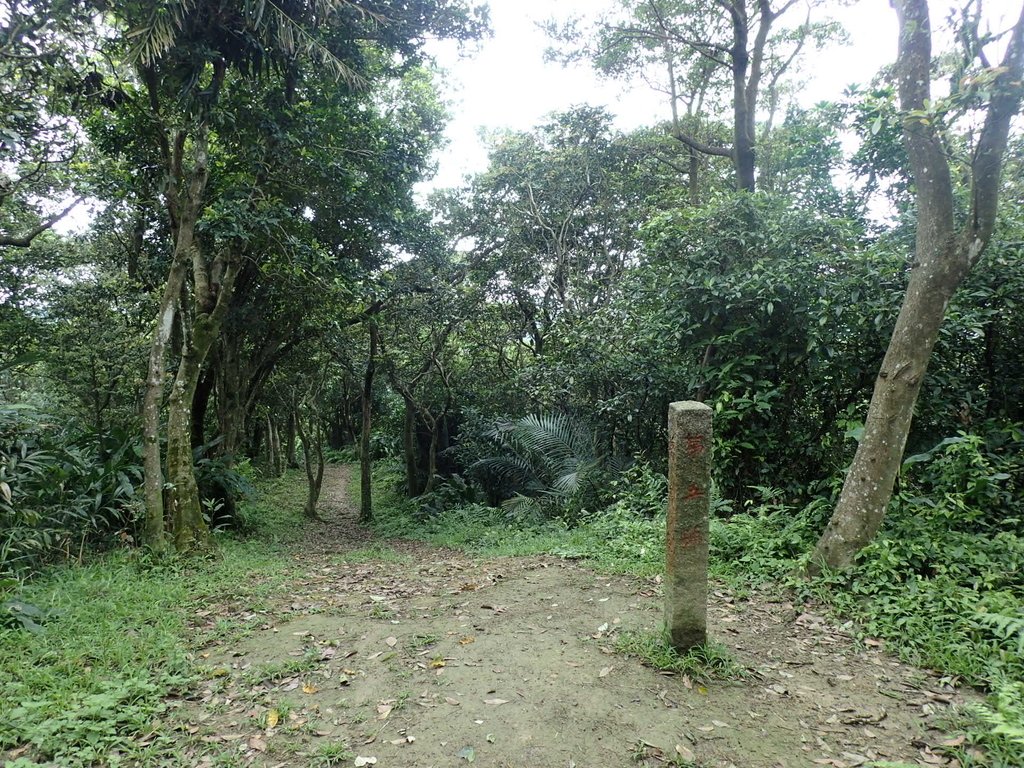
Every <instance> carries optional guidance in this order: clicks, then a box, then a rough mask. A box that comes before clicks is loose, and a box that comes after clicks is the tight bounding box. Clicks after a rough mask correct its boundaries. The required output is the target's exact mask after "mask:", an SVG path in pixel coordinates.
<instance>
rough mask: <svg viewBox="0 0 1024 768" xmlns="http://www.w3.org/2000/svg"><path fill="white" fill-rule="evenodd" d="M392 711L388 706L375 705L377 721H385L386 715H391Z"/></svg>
mask: <svg viewBox="0 0 1024 768" xmlns="http://www.w3.org/2000/svg"><path fill="white" fill-rule="evenodd" d="M392 709H394V707H392V706H391V705H390V704H378V705H377V719H378V720H387V719H388V715H390V714H391V710H392Z"/></svg>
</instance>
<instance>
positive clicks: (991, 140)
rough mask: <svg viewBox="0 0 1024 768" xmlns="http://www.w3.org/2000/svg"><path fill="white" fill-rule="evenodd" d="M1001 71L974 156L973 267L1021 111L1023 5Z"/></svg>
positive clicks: (968, 232) (987, 233)
mask: <svg viewBox="0 0 1024 768" xmlns="http://www.w3.org/2000/svg"><path fill="white" fill-rule="evenodd" d="M1001 68H1002V69H1003V70H1004V71H1003V72H1001V73H1000V74H999V75H998V76H997V78H996V81H995V83H994V84H993V95H992V101H991V102H990V103H989V108H988V114H987V115H986V117H985V124H984V126H983V127H982V129H981V135H980V136H979V137H978V145H977V146H976V147H975V149H974V157H973V158H972V159H971V183H972V189H971V220H970V223H969V224H968V226H967V227H966V229H965V231H964V233H963V235H962V237H963V238H964V245H965V246H966V248H967V254H968V263H969V265H970V266H973V265H974V263H975V262H976V261H977V260H978V258H979V257H980V256H981V253H982V251H983V250H984V249H985V246H986V245H987V244H988V241H989V239H990V238H991V237H992V230H993V229H994V228H995V222H996V211H997V208H998V201H999V178H1000V175H1001V173H1002V163H1003V156H1004V155H1005V154H1006V143H1007V138H1008V136H1009V131H1010V122H1011V120H1012V119H1013V116H1014V115H1016V114H1017V113H1018V112H1019V111H1020V106H1021V85H1020V81H1021V79H1022V77H1024V7H1022V8H1021V15H1020V18H1018V19H1017V23H1016V24H1015V25H1014V27H1013V30H1012V31H1011V33H1010V42H1009V44H1008V45H1007V47H1006V54H1005V55H1004V56H1003V61H1002V67H1001Z"/></svg>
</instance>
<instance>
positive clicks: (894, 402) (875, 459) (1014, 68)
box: [809, 0, 1024, 574]
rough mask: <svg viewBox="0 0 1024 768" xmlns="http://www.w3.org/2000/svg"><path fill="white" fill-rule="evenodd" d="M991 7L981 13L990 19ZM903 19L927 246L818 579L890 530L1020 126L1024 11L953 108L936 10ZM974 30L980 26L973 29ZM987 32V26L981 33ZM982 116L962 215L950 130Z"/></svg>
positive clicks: (905, 107)
mask: <svg viewBox="0 0 1024 768" xmlns="http://www.w3.org/2000/svg"><path fill="white" fill-rule="evenodd" d="M980 5H981V4H980V2H979V3H978V4H977V7H979V8H980ZM894 6H895V8H896V13H897V17H898V19H899V29H900V37H899V56H898V58H897V62H896V70H897V76H898V78H899V88H898V90H899V100H900V106H901V108H902V117H903V137H904V143H905V145H906V148H907V153H908V156H909V160H910V170H911V175H912V177H913V181H914V187H915V199H916V206H917V241H916V245H915V250H914V259H913V261H912V263H911V265H910V278H909V282H908V285H907V292H906V296H905V298H904V300H903V306H902V308H901V310H900V314H899V317H898V318H897V320H896V326H895V328H894V329H893V334H892V338H891V340H890V342H889V346H888V349H887V350H886V354H885V359H884V360H883V362H882V368H881V370H880V371H879V373H878V378H877V379H876V381H875V388H874V393H873V395H872V397H871V404H870V407H869V408H868V415H867V419H866V421H865V427H864V435H863V437H862V439H861V441H860V445H859V446H858V448H857V452H856V455H855V456H854V459H853V464H852V465H851V467H850V469H849V471H848V473H847V476H846V482H845V483H844V485H843V491H842V494H841V495H840V498H839V501H838V503H837V505H836V508H835V511H834V512H833V514H832V518H831V520H830V521H829V524H828V526H827V527H826V529H825V531H824V533H823V534H822V536H821V539H820V540H819V541H818V544H817V546H816V548H815V550H814V553H813V554H812V557H811V563H810V565H809V571H810V573H812V574H814V573H818V572H820V570H821V569H822V568H823V567H825V566H827V567H829V568H841V567H844V566H847V565H849V564H850V563H851V562H852V560H853V558H854V556H855V555H856V553H857V552H858V551H859V550H860V549H861V548H863V547H864V546H865V545H866V544H867V543H868V542H870V541H871V539H872V538H873V537H874V535H875V533H876V532H877V531H878V529H879V528H880V527H881V525H882V521H883V520H884V518H885V512H886V508H887V507H888V504H889V500H890V498H891V496H892V489H893V484H894V482H895V480H896V476H897V474H898V472H899V469H900V464H901V460H902V456H903V450H904V447H905V445H906V441H907V435H908V433H909V431H910V423H911V419H912V417H913V413H914V404H915V403H916V402H917V397H918V393H919V392H920V391H921V384H922V382H923V381H924V376H925V372H926V370H927V367H928V360H929V358H930V357H931V353H932V349H933V348H934V347H935V343H936V341H937V340H938V337H939V331H940V328H941V326H942V321H943V317H944V315H945V312H946V308H947V306H948V305H949V301H950V299H951V298H952V296H953V294H954V293H955V292H956V290H957V288H958V287H959V286H960V284H961V283H962V282H963V281H964V279H965V278H966V277H967V275H968V273H969V272H970V270H971V269H972V268H973V267H974V266H975V264H977V263H978V260H979V259H980V258H981V256H982V253H984V251H985V248H986V246H987V245H988V242H989V240H990V238H991V237H992V232H993V229H994V227H995V222H996V211H997V206H998V202H999V196H1000V177H1001V171H1002V164H1003V156H1004V155H1005V153H1006V147H1007V140H1008V136H1009V131H1010V123H1011V121H1012V120H1013V117H1014V116H1015V115H1016V114H1017V113H1018V112H1019V110H1020V106H1021V92H1022V87H1021V78H1022V76H1024V7H1022V8H1021V11H1020V17H1019V18H1018V19H1017V21H1016V23H1015V24H1014V26H1013V27H1012V29H1011V30H1010V32H1009V36H1008V40H1007V43H1006V50H1005V54H1004V55H1003V59H1002V62H1001V63H1000V65H999V66H996V67H993V66H992V65H991V64H990V62H989V59H988V57H987V55H986V51H985V49H984V47H983V46H982V45H980V43H979V41H978V37H977V36H976V35H967V36H966V37H964V38H963V39H964V40H966V44H967V45H966V48H965V54H966V56H967V58H968V60H969V61H970V62H971V63H972V64H976V65H978V64H980V68H979V67H977V66H975V68H974V69H973V70H964V71H961V72H960V73H959V75H960V80H959V81H958V82H957V86H958V90H954V93H953V95H952V96H951V97H950V98H949V99H945V100H939V101H934V100H933V97H932V86H931V83H932V71H933V59H932V32H931V19H930V16H929V9H928V2H927V0H895V2H894ZM970 21H971V19H969V20H968V22H969V23H970ZM974 28H975V29H976V28H977V27H976V25H975V27H974ZM978 112H980V113H981V119H982V127H981V130H980V132H979V133H978V135H977V137H976V140H975V141H974V143H973V150H972V153H971V157H970V159H969V160H968V161H967V162H966V163H965V166H966V169H967V171H968V173H969V181H970V190H969V198H968V199H967V201H966V203H965V205H963V206H960V205H958V201H957V197H956V189H955V187H954V182H953V175H952V173H951V167H950V166H951V159H950V155H951V153H952V150H951V146H950V142H949V141H948V134H947V133H946V130H947V126H948V125H949V123H950V122H952V119H954V118H955V117H957V116H958V115H959V116H962V115H965V114H966V115H968V116H973V115H974V114H976V113H978Z"/></svg>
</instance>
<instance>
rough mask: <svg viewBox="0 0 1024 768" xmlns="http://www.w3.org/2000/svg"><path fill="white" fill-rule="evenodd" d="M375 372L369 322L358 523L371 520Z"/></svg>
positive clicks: (374, 339) (373, 331)
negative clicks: (371, 442)
mask: <svg viewBox="0 0 1024 768" xmlns="http://www.w3.org/2000/svg"><path fill="white" fill-rule="evenodd" d="M376 370H377V327H376V326H375V325H374V324H373V321H371V322H370V354H369V357H368V358H367V360H366V374H365V375H364V376H363V391H362V406H363V423H362V430H361V433H360V435H359V491H360V496H359V499H360V500H359V521H360V522H361V523H368V522H370V521H371V520H373V484H372V482H371V478H372V469H373V467H372V457H371V456H370V428H371V417H372V415H373V376H374V374H375V373H376Z"/></svg>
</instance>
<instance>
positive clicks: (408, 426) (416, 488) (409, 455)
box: [403, 399, 421, 499]
mask: <svg viewBox="0 0 1024 768" xmlns="http://www.w3.org/2000/svg"><path fill="white" fill-rule="evenodd" d="M403 448H404V453H405V482H406V495H408V496H409V498H410V499H412V498H416V497H417V496H419V495H420V493H421V487H420V477H419V475H420V471H419V461H417V453H418V448H419V447H418V446H417V444H416V406H415V405H414V404H413V402H412V401H411V400H408V399H406V401H405V426H404V429H403Z"/></svg>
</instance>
